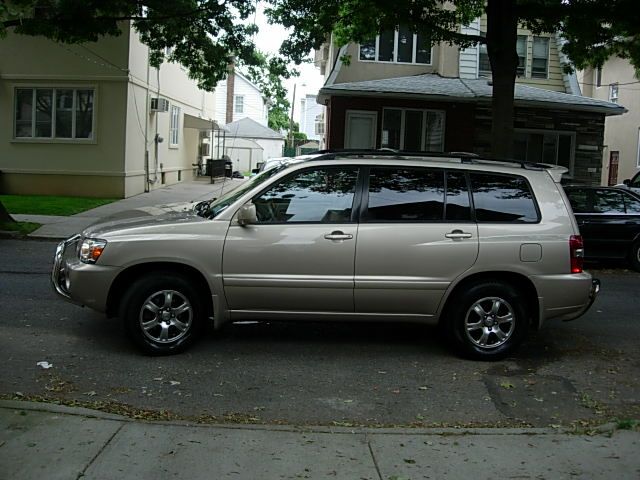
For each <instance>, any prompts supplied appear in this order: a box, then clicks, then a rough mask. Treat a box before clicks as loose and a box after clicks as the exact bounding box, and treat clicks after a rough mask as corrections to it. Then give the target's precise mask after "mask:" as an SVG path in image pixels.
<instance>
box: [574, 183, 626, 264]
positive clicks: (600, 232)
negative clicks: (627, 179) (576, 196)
mask: <svg viewBox="0 0 640 480" xmlns="http://www.w3.org/2000/svg"><path fill="white" fill-rule="evenodd" d="M586 191H587V197H588V210H587V211H583V212H580V209H578V210H579V212H578V213H576V214H575V215H576V220H577V221H578V227H579V228H580V233H581V234H582V236H583V238H584V248H585V255H586V256H587V257H592V258H622V257H625V256H626V255H627V246H628V244H629V243H630V241H631V239H630V238H629V236H630V228H629V227H630V225H629V224H627V215H626V209H625V204H624V197H623V192H622V191H620V190H616V189H607V188H590V189H586Z"/></svg>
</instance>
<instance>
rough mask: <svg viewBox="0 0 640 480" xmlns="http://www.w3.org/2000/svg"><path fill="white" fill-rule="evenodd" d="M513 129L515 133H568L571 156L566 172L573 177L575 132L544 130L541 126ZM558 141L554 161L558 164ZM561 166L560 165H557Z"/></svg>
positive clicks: (558, 134) (557, 135)
mask: <svg viewBox="0 0 640 480" xmlns="http://www.w3.org/2000/svg"><path fill="white" fill-rule="evenodd" d="M513 131H514V132H515V133H542V134H545V133H554V134H556V137H559V136H560V135H569V136H570V137H571V158H570V160H569V172H568V173H567V175H568V177H569V178H573V173H574V169H575V161H576V132H572V131H570V130H545V129H543V128H514V129H513ZM559 145H560V144H559V142H557V143H556V163H555V165H558V147H559ZM525 161H531V162H538V160H528V159H525ZM558 166H560V167H561V166H562V165H558Z"/></svg>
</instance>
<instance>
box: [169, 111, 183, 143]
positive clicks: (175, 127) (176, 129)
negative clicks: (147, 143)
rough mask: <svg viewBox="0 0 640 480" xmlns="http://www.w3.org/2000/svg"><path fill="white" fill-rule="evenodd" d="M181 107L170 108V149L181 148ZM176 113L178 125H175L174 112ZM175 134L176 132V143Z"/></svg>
mask: <svg viewBox="0 0 640 480" xmlns="http://www.w3.org/2000/svg"><path fill="white" fill-rule="evenodd" d="M180 110H181V109H180V107H179V106H178V105H175V104H173V103H172V104H171V107H170V108H169V148H179V147H180ZM174 111H175V112H176V123H175V125H174V124H173V119H174V116H173V112H174ZM174 132H175V140H176V141H175V143H174V142H173V140H174Z"/></svg>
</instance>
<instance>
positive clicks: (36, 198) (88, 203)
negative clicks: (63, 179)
mask: <svg viewBox="0 0 640 480" xmlns="http://www.w3.org/2000/svg"><path fill="white" fill-rule="evenodd" d="M115 200H116V199H114V198H84V197H62V196H53V195H0V202H2V204H4V206H5V207H6V209H7V210H8V211H9V213H12V214H25V215H63V216H67V215H75V214H76V213H80V212H84V211H85V210H90V209H92V208H96V207H99V206H101V205H106V204H107V203H111V202H114V201H115Z"/></svg>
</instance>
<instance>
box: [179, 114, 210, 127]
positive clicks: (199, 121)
mask: <svg viewBox="0 0 640 480" xmlns="http://www.w3.org/2000/svg"><path fill="white" fill-rule="evenodd" d="M184 128H195V129H196V130H214V129H217V128H218V124H217V123H216V122H215V120H207V119H206V118H200V117H194V116H193V115H189V114H188V113H185V114H184Z"/></svg>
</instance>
